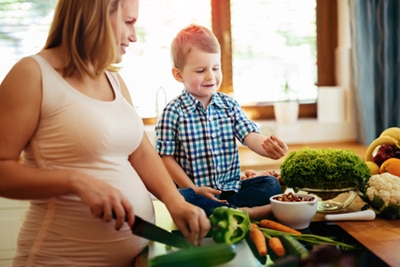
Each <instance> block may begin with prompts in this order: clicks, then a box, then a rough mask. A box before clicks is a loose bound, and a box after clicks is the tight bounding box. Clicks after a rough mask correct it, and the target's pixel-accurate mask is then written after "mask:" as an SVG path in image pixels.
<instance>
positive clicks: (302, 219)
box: [269, 193, 318, 230]
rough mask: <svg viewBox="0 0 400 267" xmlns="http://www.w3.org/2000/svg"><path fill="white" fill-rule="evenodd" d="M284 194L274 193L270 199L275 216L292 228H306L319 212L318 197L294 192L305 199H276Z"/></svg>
mask: <svg viewBox="0 0 400 267" xmlns="http://www.w3.org/2000/svg"><path fill="white" fill-rule="evenodd" d="M282 195H284V194H278V195H274V196H272V197H270V199H269V200H270V203H271V208H272V213H273V214H274V216H275V218H276V219H277V220H278V221H279V222H280V223H282V224H284V225H287V226H289V227H291V228H294V229H297V230H301V229H306V228H307V227H308V226H309V225H310V222H311V220H312V218H313V217H314V216H315V214H316V212H317V207H318V198H317V197H315V196H310V195H307V194H297V193H294V195H296V196H300V197H302V198H304V199H305V201H301V202H287V201H281V200H277V199H276V197H278V196H282Z"/></svg>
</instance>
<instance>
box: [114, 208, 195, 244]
mask: <svg viewBox="0 0 400 267" xmlns="http://www.w3.org/2000/svg"><path fill="white" fill-rule="evenodd" d="M113 217H114V219H115V218H116V216H115V213H113ZM131 231H132V233H133V234H135V235H137V236H140V237H143V238H146V239H148V240H152V241H156V242H159V243H162V244H165V245H168V246H172V247H177V248H190V247H194V245H193V244H192V243H190V241H189V240H187V239H186V238H184V237H183V236H181V235H178V234H174V233H172V232H169V231H167V230H165V229H163V228H161V227H159V226H157V225H155V224H153V223H151V222H148V221H146V220H144V219H142V218H141V217H139V216H137V215H135V222H134V223H133V226H132V227H131Z"/></svg>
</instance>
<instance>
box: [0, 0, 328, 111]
mask: <svg viewBox="0 0 400 267" xmlns="http://www.w3.org/2000/svg"><path fill="white" fill-rule="evenodd" d="M55 2H56V0H0V48H1V49H0V57H1V58H2V64H1V67H0V80H2V79H3V78H4V76H5V75H6V73H7V72H8V70H9V69H10V68H11V66H12V65H13V64H14V63H15V62H16V61H17V60H18V59H20V58H21V57H22V56H26V55H29V54H33V53H36V52H37V51H38V50H40V49H41V47H42V46H43V45H44V42H45V39H46V35H47V30H48V26H49V23H50V22H51V19H52V9H53V8H54V5H55ZM210 3H211V4H210ZM300 3H301V4H300ZM300 8H301V10H302V11H299V10H300ZM277 10H281V11H279V12H278V11H277ZM268 11H273V12H270V13H268ZM282 12H283V13H282ZM296 14H298V16H296ZM315 14H316V15H315ZM288 18H290V19H292V18H298V19H299V21H300V22H293V21H290V20H286V19H288ZM283 19H285V20H283ZM258 20H261V22H260V21H258ZM189 23H199V24H202V25H205V26H207V27H210V28H212V29H213V31H214V32H215V34H216V35H217V37H218V39H219V41H220V43H221V47H222V65H223V72H224V80H223V84H222V87H221V91H223V92H226V93H230V94H232V95H233V96H234V97H235V98H236V99H238V101H239V102H240V103H241V104H242V107H243V108H244V110H245V111H246V112H247V113H248V114H249V116H250V117H251V118H252V119H272V118H273V109H272V105H271V101H276V100H279V99H280V97H281V96H280V93H279V92H280V87H281V85H282V83H283V82H284V80H285V79H288V80H289V81H290V82H291V84H293V86H294V87H295V89H296V90H297V91H298V96H299V99H301V101H302V102H301V103H302V105H301V107H300V116H301V117H315V116H316V104H315V101H316V96H317V91H316V87H315V85H321V86H322V85H335V81H334V49H335V47H336V0H330V1H325V0H282V1H276V0H258V1H252V2H251V3H248V2H246V1H242V0H211V2H210V1H204V0H192V1H183V0H142V1H141V2H140V12H139V20H138V24H137V34H138V42H137V43H135V44H132V45H131V47H130V48H129V49H128V52H127V54H126V55H125V56H124V59H123V61H122V63H121V65H122V67H123V68H122V70H121V75H122V76H123V77H124V79H125V81H126V83H127V84H128V87H129V89H130V91H131V94H132V99H133V102H134V105H135V106H136V108H137V110H138V112H139V114H140V115H141V116H142V117H144V118H146V117H156V116H157V115H159V113H160V112H161V109H162V108H163V107H164V105H165V104H166V102H167V101H169V100H170V99H172V98H173V97H175V96H176V95H178V94H179V93H180V92H181V90H182V89H183V88H182V85H181V84H180V83H178V82H176V81H175V80H174V79H173V77H172V74H171V63H170V54H169V44H170V42H171V40H172V38H173V37H174V35H175V34H176V33H177V31H178V30H180V29H181V28H183V27H185V26H186V25H188V24H189ZM258 26H261V27H258ZM295 26H296V27H295ZM298 26H300V27H298ZM290 30H293V31H292V33H294V34H295V35H290V36H289V33H290V32H291V31H290ZM315 33H317V34H315ZM315 38H317V42H315ZM281 62H286V63H287V64H285V65H283V64H281ZM298 62H301V63H302V64H301V65H299V64H298ZM317 63H318V64H317ZM317 66H318V68H317ZM305 70H307V72H306V73H307V74H304V71H305ZM267 74H269V75H270V76H269V77H268V76H267ZM250 89H251V90H253V89H254V91H252V92H253V93H249V92H250V91H249V90H250ZM254 95H255V96H256V97H255V98H254V97H251V96H254Z"/></svg>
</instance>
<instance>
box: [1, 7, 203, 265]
mask: <svg viewBox="0 0 400 267" xmlns="http://www.w3.org/2000/svg"><path fill="white" fill-rule="evenodd" d="M137 18H138V0H96V1H81V0H59V1H58V3H57V6H56V8H55V13H54V20H53V23H52V25H51V28H50V32H49V36H48V39H47V42H46V44H45V47H44V49H43V50H41V51H40V52H39V53H38V54H36V55H33V56H29V57H26V58H23V59H21V60H20V61H19V62H18V63H16V64H15V66H14V67H13V68H12V69H11V71H10V72H9V73H8V75H7V76H6V77H5V79H4V81H3V82H2V84H1V86H0V196H2V197H7V198H12V199H26V200H30V207H29V210H28V212H27V215H26V218H25V220H24V223H23V225H22V228H21V230H20V234H19V239H18V248H17V253H16V257H15V259H14V262H13V266H14V267H19V266H52V267H54V266H113V267H117V266H132V264H133V262H134V258H135V257H136V255H138V254H139V253H140V252H141V251H142V250H143V248H144V247H145V246H146V245H147V243H148V241H147V240H145V239H141V238H139V237H137V236H134V235H132V234H131V232H130V227H129V226H131V225H133V224H134V214H137V215H139V216H141V217H143V218H144V219H146V220H150V221H154V209H153V206H152V201H151V198H150V195H149V193H148V191H147V189H148V190H149V191H150V192H151V193H153V194H154V195H155V196H156V197H157V198H159V199H160V200H161V201H163V202H164V203H165V205H166V207H167V208H168V210H169V211H170V213H171V215H172V218H173V220H174V222H175V223H176V225H177V226H178V228H179V229H180V230H181V231H182V233H183V234H184V235H185V237H187V238H188V239H190V240H191V241H192V242H193V243H194V244H199V242H200V240H201V239H202V238H203V237H204V236H205V234H206V233H207V232H208V230H209V227H210V223H209V221H208V218H207V217H206V215H205V213H204V211H203V210H202V209H200V208H198V207H195V206H193V205H191V204H189V203H187V202H186V201H185V200H184V199H183V197H182V196H181V195H180V194H179V192H178V191H177V190H176V188H175V186H174V184H173V183H172V180H171V179H157V177H168V172H167V170H166V169H165V167H164V165H163V163H162V161H161V159H160V158H159V157H158V155H157V153H156V152H155V150H154V148H153V146H152V145H151V143H150V142H149V140H148V138H147V137H146V135H145V133H144V130H143V125H142V123H141V119H140V118H139V116H138V115H137V113H136V111H135V109H134V108H133V107H132V104H131V100H130V96H129V94H128V90H127V88H126V86H125V84H124V82H123V81H122V80H121V78H120V76H119V75H118V73H117V72H116V69H115V68H114V67H112V64H113V63H117V62H119V61H121V58H122V55H123V54H124V53H125V49H126V48H127V47H128V45H129V43H131V42H135V41H136V34H135V28H134V27H135V23H136V20H137ZM21 152H24V153H23V160H22V164H21V163H19V157H20V154H21ZM112 213H115V215H116V220H113V219H112ZM125 220H126V221H127V223H125Z"/></svg>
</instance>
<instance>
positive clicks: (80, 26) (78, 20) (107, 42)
mask: <svg viewBox="0 0 400 267" xmlns="http://www.w3.org/2000/svg"><path fill="white" fill-rule="evenodd" d="M120 5H121V4H120V0H95V1H92V0H58V2H57V5H56V8H55V11H54V18H53V22H52V24H51V27H50V31H49V35H48V37H47V41H46V44H45V47H44V48H45V49H47V48H53V47H56V46H59V45H61V44H62V45H63V46H64V48H65V54H64V59H65V60H64V62H65V64H64V66H63V67H62V73H63V75H64V76H65V77H69V76H72V75H78V76H82V74H81V73H86V74H88V75H89V76H91V77H95V76H98V75H100V74H102V73H103V72H104V70H106V69H108V68H110V69H113V67H112V64H113V63H115V62H116V59H117V42H116V40H115V33H114V31H113V28H112V24H111V19H110V15H111V14H112V13H113V12H118V13H120V11H119V10H120ZM118 17H120V14H118ZM120 20H121V19H118V21H120ZM116 34H117V35H118V34H119V33H116ZM88 63H90V65H91V66H89V64H88Z"/></svg>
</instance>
